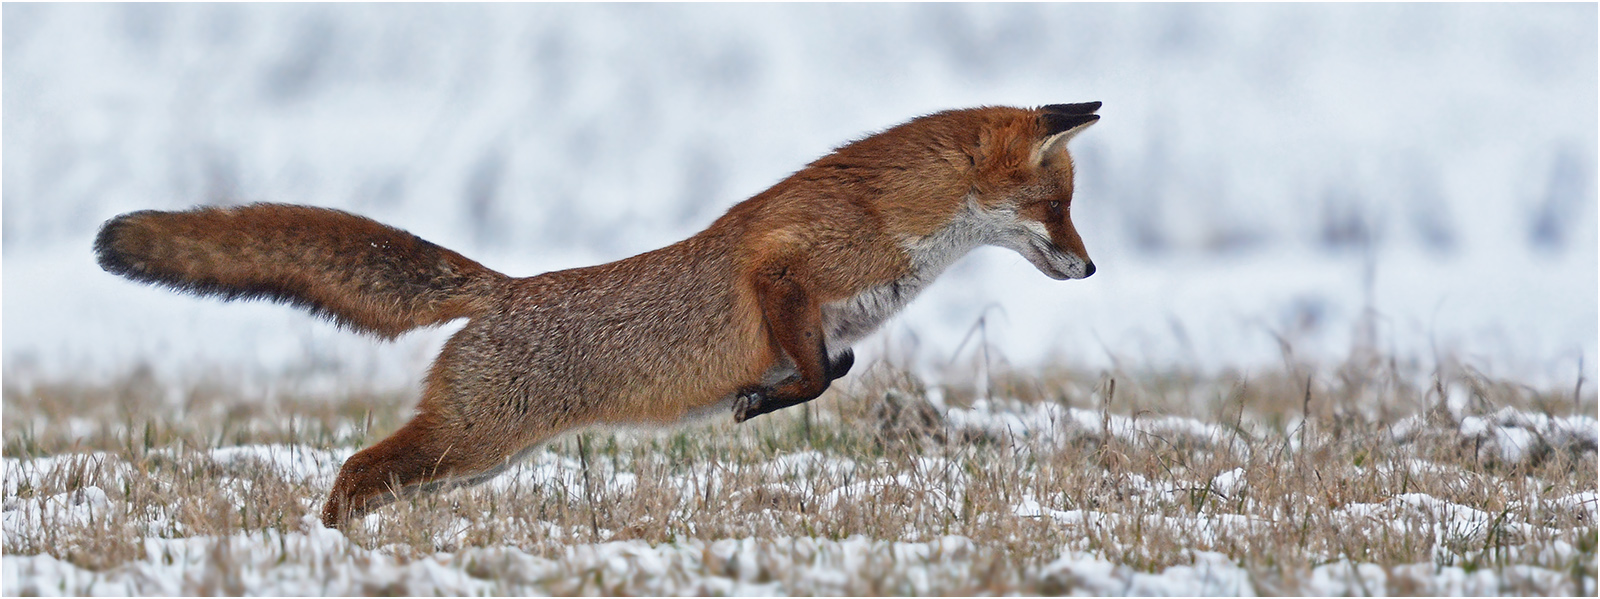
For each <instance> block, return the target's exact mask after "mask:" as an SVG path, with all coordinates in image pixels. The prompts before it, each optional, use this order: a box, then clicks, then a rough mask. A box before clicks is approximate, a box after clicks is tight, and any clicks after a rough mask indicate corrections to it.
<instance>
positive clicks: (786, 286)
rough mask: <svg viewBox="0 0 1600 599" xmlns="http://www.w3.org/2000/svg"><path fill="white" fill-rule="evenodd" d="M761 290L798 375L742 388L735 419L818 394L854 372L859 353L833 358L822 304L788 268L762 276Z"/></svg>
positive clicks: (775, 334)
mask: <svg viewBox="0 0 1600 599" xmlns="http://www.w3.org/2000/svg"><path fill="white" fill-rule="evenodd" d="M756 293H757V296H758V297H759V298H760V302H761V312H762V316H763V317H764V318H765V320H766V322H767V326H768V329H769V330H770V331H771V333H772V340H773V341H774V342H775V343H776V344H777V345H778V347H779V348H780V349H782V350H783V352H784V353H787V354H788V355H789V358H790V359H791V360H793V361H794V365H795V372H796V376H795V377H791V378H789V379H787V380H785V381H783V382H781V383H778V384H776V385H772V386H765V385H752V386H750V387H746V388H745V389H742V390H740V392H739V393H738V396H737V397H736V398H735V399H734V403H733V420H734V422H744V421H746V420H749V419H751V418H754V417H756V416H760V415H762V414H766V413H768V412H773V411H777V410H781V409H783V408H787V407H789V406H794V405H799V404H802V403H805V402H808V401H811V400H813V399H816V398H817V397H819V396H821V395H822V392H823V391H826V390H827V389H828V385H829V384H830V383H832V382H833V381H834V380H835V379H838V378H839V377H842V376H844V375H845V373H847V372H849V371H850V367H851V366H853V365H855V361H856V355H855V352H854V351H852V350H850V349H846V350H845V351H844V353H841V354H839V357H838V359H830V358H829V356H828V347H827V344H826V343H825V342H824V341H823V333H822V312H821V308H820V307H819V306H818V305H817V303H816V302H815V300H814V299H813V298H811V297H809V295H808V294H807V293H806V291H805V287H804V286H803V285H801V284H800V283H799V282H798V281H796V280H795V278H794V276H792V274H791V271H790V270H789V269H788V268H779V269H773V270H771V271H767V272H764V273H762V275H760V276H758V277H757V279H756Z"/></svg>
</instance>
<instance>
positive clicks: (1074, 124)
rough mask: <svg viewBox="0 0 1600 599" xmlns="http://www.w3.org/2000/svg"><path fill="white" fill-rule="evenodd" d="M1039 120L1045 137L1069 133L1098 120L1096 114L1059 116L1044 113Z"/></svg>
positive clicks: (1098, 117) (1057, 114)
mask: <svg viewBox="0 0 1600 599" xmlns="http://www.w3.org/2000/svg"><path fill="white" fill-rule="evenodd" d="M1039 119H1040V120H1041V121H1042V122H1043V123H1044V133H1045V135H1046V136H1049V135H1055V134H1057V133H1060V132H1062V131H1071V130H1073V129H1077V128H1079V127H1083V126H1085V125H1088V124H1089V123H1093V122H1095V121H1098V120H1100V115H1098V114H1061V113H1059V112H1046V113H1044V114H1043V115H1040V117H1039Z"/></svg>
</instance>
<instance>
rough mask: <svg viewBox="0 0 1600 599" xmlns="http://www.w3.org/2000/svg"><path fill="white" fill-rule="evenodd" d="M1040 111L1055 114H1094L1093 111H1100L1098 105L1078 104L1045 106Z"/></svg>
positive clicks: (1093, 103)
mask: <svg viewBox="0 0 1600 599" xmlns="http://www.w3.org/2000/svg"><path fill="white" fill-rule="evenodd" d="M1040 110H1043V111H1045V112H1051V113H1055V114H1094V111H1096V110H1100V103H1099V102H1079V103H1077V104H1046V105H1045V106H1044V107H1043V108H1040Z"/></svg>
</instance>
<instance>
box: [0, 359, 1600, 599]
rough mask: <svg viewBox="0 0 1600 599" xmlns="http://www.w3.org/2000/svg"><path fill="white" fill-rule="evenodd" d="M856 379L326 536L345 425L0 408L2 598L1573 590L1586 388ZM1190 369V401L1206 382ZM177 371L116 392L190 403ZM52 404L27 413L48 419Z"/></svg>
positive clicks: (594, 440)
mask: <svg viewBox="0 0 1600 599" xmlns="http://www.w3.org/2000/svg"><path fill="white" fill-rule="evenodd" d="M877 374H878V375H879V376H878V377H877V380H876V381H874V382H868V383H866V384H858V385H852V386H851V387H850V388H849V389H848V391H847V392H846V393H841V394H838V395H833V396H830V397H829V398H828V399H827V400H824V401H822V402H821V403H820V404H818V405H817V406H815V407H814V409H813V410H808V411H806V412H805V413H804V414H803V415H802V414H800V413H795V412H794V411H790V412H787V413H784V414H782V415H781V417H777V418H773V419H768V420H766V421H765V422H760V423H759V424H756V425H752V426H734V425H731V424H727V423H721V424H716V425H711V426H709V427H703V428H696V429H691V430H685V431H678V432H673V433H657V434H648V433H643V434H641V433H629V432H603V433H599V434H595V435H585V436H584V437H583V439H584V440H586V441H587V445H583V444H577V443H574V442H570V441H569V442H566V443H558V444H552V445H551V446H550V447H549V448H548V449H546V450H544V451H541V452H537V453H535V454H534V455H533V456H531V457H530V458H529V459H528V460H526V461H525V462H524V463H522V464H520V465H519V466H517V467H515V468H513V470H512V471H510V472H508V473H507V474H506V475H503V476H501V477H499V478H496V479H494V480H493V481H491V482H489V483H487V484H485V485H483V486H482V487H480V488H474V489H469V490H462V491H456V492H453V493H448V494H444V495H440V496H429V497H423V498H418V499H414V500H412V501H410V502H401V504H400V505H397V506H393V507H388V508H384V509H381V510H378V511H377V512H375V513H374V514H372V515H369V516H367V517H366V518H365V519H364V520H362V521H360V522H358V523H357V525H356V526H355V527H354V528H353V529H352V530H350V531H348V533H347V534H346V533H340V532H335V531H331V530H327V529H324V528H322V526H321V524H320V523H319V522H318V521H317V519H316V514H317V513H318V508H319V505H320V500H321V499H320V495H321V493H323V492H324V490H325V489H327V488H328V486H329V485H330V484H331V483H332V480H333V476H334V474H335V473H336V472H337V468H338V465H339V464H340V463H341V462H342V461H343V460H344V459H345V458H346V457H348V456H349V454H350V452H351V451H352V450H353V447H351V446H343V447H338V448H335V449H322V448H321V447H322V446H323V445H322V444H319V443H317V442H307V441H309V440H310V439H316V438H326V436H327V435H328V434H329V432H328V431H329V430H333V431H334V432H332V433H331V434H332V436H333V437H334V438H340V437H348V436H350V435H352V434H358V433H357V432H356V427H355V426H350V425H349V423H345V424H344V425H342V426H340V425H335V426H332V427H331V429H330V427H328V426H327V424H328V423H326V422H319V419H318V418H317V417H315V416H307V415H305V414H298V415H296V414H293V413H292V411H291V414H290V418H289V421H290V423H289V424H288V426H287V428H285V427H284V426H283V424H282V422H281V420H282V419H281V418H278V419H274V418H270V417H266V416H268V415H267V414H258V415H257V416H261V417H264V418H263V419H262V420H261V421H253V420H252V418H251V417H250V416H248V415H246V416H241V415H240V414H239V413H237V410H235V411H234V413H230V414H229V415H228V416H226V417H224V418H222V420H221V422H210V423H207V424H209V425H210V428H206V427H205V426H202V427H201V428H200V429H199V431H200V433H199V434H201V435H205V434H207V432H208V431H215V430H218V429H221V430H225V431H230V432H228V433H226V434H228V435H233V436H234V439H235V440H238V439H243V440H244V441H245V442H243V443H239V444H233V443H228V444H226V446H222V447H210V446H209V445H208V443H209V442H208V441H207V440H205V439H204V437H202V438H201V439H200V440H199V442H200V445H198V446H196V445H194V443H195V441H196V440H195V439H193V438H192V437H191V436H190V435H189V434H185V433H183V432H181V431H180V432H174V431H172V430H166V431H162V430H159V429H160V427H161V426H163V425H161V424H157V425H156V428H157V430H155V431H154V432H152V430H151V428H149V425H147V426H146V427H145V428H144V430H143V431H142V432H141V431H138V430H135V431H131V432H130V431H127V430H117V427H116V426H110V425H104V424H87V425H84V426H85V430H83V431H81V432H80V433H79V434H80V435H82V436H81V437H78V438H77V441H74V442H73V445H74V446H75V447H78V448H79V449H78V451H74V452H69V453H64V454H57V455H52V456H50V457H33V456H31V455H28V454H29V453H33V452H38V453H48V452H47V451H42V450H44V449H46V448H48V447H50V446H52V445H56V444H61V443H65V442H66V440H67V438H68V437H67V436H63V435H55V436H54V438H51V437H32V438H28V437H27V436H26V435H22V439H21V440H20V441H19V440H18V439H17V437H18V435H15V434H14V431H13V430H8V431H7V438H8V439H9V441H8V443H7V446H6V448H7V456H8V457H7V458H6V459H5V464H4V465H5V488H4V512H3V519H4V533H5V538H6V541H5V542H6V556H5V560H4V562H3V563H4V572H3V575H4V583H3V587H0V592H3V593H4V594H6V595H19V594H28V595H34V594H38V595H56V594H63V595H79V594H159V595H173V594H211V593H220V594H239V593H247V594H266V595H280V594H282V595H324V594H399V595H434V594H485V593H489V594H519V595H523V594H593V593H601V594H625V595H638V594H644V595H678V594H718V595H721V594H759V595H768V594H855V595H861V594H868V595H876V594H918V595H924V594H974V593H977V594H991V593H999V594H1010V593H1019V592H1020V593H1030V594H1031V593H1043V594H1061V593H1072V594H1091V595H1106V594H1132V595H1194V594H1198V595H1256V594H1313V595H1373V594H1378V595H1383V594H1428V595H1434V594H1443V595H1461V594H1468V595H1500V594H1512V595H1523V594H1559V595H1569V594H1575V595H1593V594H1594V593H1595V591H1596V588H1595V563H1594V560H1595V536H1596V525H1595V518H1596V517H1600V507H1597V506H1600V503H1597V497H1596V494H1595V476H1594V474H1595V445H1596V438H1595V436H1596V426H1597V425H1596V421H1595V418H1594V417H1593V416H1592V415H1590V414H1592V413H1593V411H1594V402H1593V400H1592V399H1591V400H1589V401H1588V402H1587V404H1586V406H1584V407H1583V408H1582V409H1583V410H1585V411H1587V412H1588V413H1584V414H1568V415H1562V416H1550V415H1549V413H1550V412H1551V411H1559V410H1552V406H1551V405H1550V404H1549V403H1541V402H1549V401H1554V402H1558V403H1565V402H1566V401H1568V400H1569V399H1570V398H1549V397H1545V398H1540V397H1537V396H1527V395H1523V394H1522V393H1523V392H1521V391H1519V390H1515V389H1514V388H1507V387H1505V386H1503V385H1497V384H1495V383H1493V382H1492V381H1486V380H1482V379H1472V378H1462V379H1458V380H1454V381H1451V382H1450V383H1448V384H1447V385H1446V386H1445V387H1442V388H1441V389H1442V390H1443V392H1444V395H1443V396H1442V397H1435V398H1432V399H1433V401H1435V402H1436V403H1435V404H1434V405H1432V406H1427V409H1426V410H1425V411H1423V412H1419V413H1415V414H1412V415H1409V416H1403V417H1398V418H1396V417H1395V416H1394V415H1393V414H1391V415H1389V416H1366V417H1364V416H1361V415H1360V413H1361V412H1362V410H1361V409H1359V408H1360V407H1361V405H1362V404H1363V402H1371V401H1373V400H1372V397H1373V396H1374V395H1375V394H1376V393H1377V390H1378V389H1381V388H1383V385H1381V384H1378V383H1377V381H1364V382H1361V383H1357V384H1353V385H1349V386H1336V387H1321V386H1318V387H1316V388H1315V389H1314V392H1315V394H1316V396H1317V398H1316V399H1315V400H1314V401H1315V403H1316V405H1315V406H1309V407H1307V406H1302V405H1296V404H1295V402H1282V401H1278V400H1277V398H1278V397H1279V393H1280V392H1281V391H1282V389H1271V388H1270V383H1266V382H1257V383H1256V384H1258V385H1262V384H1265V385H1268V388H1267V389H1265V390H1264V391H1265V392H1264V393H1258V394H1256V395H1250V394H1249V393H1245V392H1243V391H1242V390H1236V391H1235V392H1233V393H1231V394H1230V397H1229V398H1228V399H1226V400H1224V401H1221V402H1220V404H1219V405H1218V406H1217V407H1218V408H1219V410H1218V411H1219V412H1221V413H1223V414H1227V415H1228V416H1233V414H1232V413H1230V412H1234V411H1236V412H1237V413H1238V418H1237V420H1234V421H1231V422H1224V423H1221V424H1219V423H1216V422H1214V421H1213V420H1212V419H1207V418H1204V417H1191V416H1180V415H1164V416H1152V415H1149V414H1150V413H1152V412H1155V411H1156V408H1158V407H1159V406H1160V402H1162V401H1170V400H1163V399H1161V398H1160V397H1159V396H1158V395H1156V394H1155V393H1153V391H1155V388H1154V387H1140V386H1136V384H1135V383H1130V382H1129V381H1128V379H1123V385H1122V386H1121V387H1120V389H1121V391H1112V389H1113V388H1112V387H1109V386H1108V387H1102V388H1098V389H1094V388H1084V387H1082V386H1075V385H1073V384H1070V383H1064V382H1063V381H1061V380H1056V381H1044V380H1041V381H1034V382H1036V383H1039V385H1040V387H1039V388H1044V389H1050V393H1051V394H1054V395H1055V397H1054V398H1053V399H1051V400H1044V401H1041V400H1037V399H1033V400H1022V399H1009V398H1008V399H998V398H996V399H985V398H982V397H975V396H971V395H969V394H967V393H964V392H962V391H957V390H951V391H949V392H948V393H950V396H949V397H947V396H946V394H947V391H946V390H944V389H943V388H938V389H929V390H926V391H923V390H921V389H920V388H919V387H918V385H916V384H909V385H908V384H906V383H907V382H908V381H907V379H904V378H899V379H895V378H893V377H883V376H882V375H883V372H882V371H878V373H877ZM869 378H871V377H869ZM885 381H889V382H894V381H898V383H899V384H885ZM132 384H134V385H137V383H132ZM1225 384H1226V383H1217V387H1222V386H1223V385H1225ZM1197 387H1198V388H1197V389H1196V390H1195V391H1194V392H1193V396H1194V397H1191V398H1187V399H1184V400H1183V402H1185V403H1190V402H1193V403H1200V402H1197V401H1194V400H1195V397H1203V396H1205V395H1206V394H1208V393H1212V392H1216V391H1218V388H1216V387H1213V388H1207V387H1208V385H1207V384H1200V385H1198V386H1197ZM43 393H45V394H46V395H49V394H52V393H61V390H59V389H58V390H54V391H48V390H47V391H44V392H43ZM1112 393H1115V395H1112ZM141 394H142V392H139V391H132V392H130V391H129V390H126V389H125V390H121V391H116V392H111V393H102V394H100V395H99V397H100V401H105V400H107V399H110V400H115V399H117V398H120V397H125V396H139V395H141ZM196 394H200V395H203V394H204V392H203V391H197V390H186V393H180V394H174V395H177V396H180V397H182V396H185V395H187V396H188V399H186V400H184V402H180V403H178V404H177V405H171V403H172V402H170V400H167V399H159V398H158V399H155V400H154V403H152V404H151V405H149V406H141V407H140V409H141V413H145V414H162V413H164V412H165V413H182V410H179V409H176V408H178V407H179V406H182V404H183V403H189V404H190V406H189V407H188V408H185V409H188V410H191V411H193V412H200V413H204V412H206V410H205V409H195V406H194V405H193V402H194V399H193V397H194V395H196ZM88 395H89V396H94V395H95V394H93V393H90V394H88ZM1406 395H1410V392H1409V391H1408V392H1401V393H1397V394H1396V395H1395V396H1393V397H1390V396H1382V395H1379V398H1380V399H1381V400H1391V399H1393V398H1394V397H1401V396H1406ZM1423 395H1424V396H1426V394H1423ZM1363 396H1365V397H1366V399H1363ZM1591 397H1592V396H1591ZM869 398H872V399H874V400H875V401H873V402H869V401H867V400H868V399H869ZM64 401H72V400H64ZM76 401H79V402H83V401H86V400H85V397H84V395H83V390H79V396H78V397H77V399H76ZM87 401H93V400H87ZM1529 402H1531V403H1529ZM1094 403H1100V404H1102V406H1101V408H1100V409H1096V408H1094V407H1078V405H1085V406H1088V405H1091V404H1094ZM1395 403H1404V402H1395ZM868 404H874V405H873V407H871V408H868V407H867V406H868ZM1496 405H1501V406H1503V407H1499V408H1494V407H1493V406H1496ZM885 406H888V407H885ZM962 406H966V407H962ZM1367 407H1369V408H1370V407H1372V405H1371V404H1368V405H1367ZM15 409H16V408H13V407H11V404H8V410H13V411H14V410H15ZM97 409H98V410H104V409H107V406H104V405H88V404H82V403H80V405H79V406H78V408H77V410H74V412H76V413H83V412H89V413H93V412H94V411H95V410H97ZM112 409H115V408H112ZM274 410H276V408H274ZM1182 411H1183V410H1182V409H1181V408H1176V407H1175V406H1173V405H1170V404H1169V405H1167V406H1165V409H1162V410H1160V412H1161V413H1167V414H1172V413H1174V412H1182ZM66 413H67V411H65V410H63V411H61V412H58V413H48V412H43V411H27V410H26V409H25V410H24V414H27V415H29V416H31V417H32V418H34V419H35V420H36V421H38V422H40V423H42V424H49V423H51V420H52V418H56V417H62V416H64V415H65V414H66ZM1396 413H1398V412H1396ZM369 414H370V412H369ZM1300 414H1308V415H1309V416H1308V417H1306V418H1304V419H1303V420H1296V418H1295V416H1298V415H1300ZM369 417H370V416H369ZM71 418H75V416H74V417H71ZM296 418H298V419H299V424H298V426H297V425H296V424H295V420H296ZM269 421H270V422H269ZM8 426H9V425H8ZM165 426H168V427H171V426H174V425H173V424H171V423H168V424H166V425H165ZM274 427H275V428H274ZM66 428H70V427H66ZM211 434H215V433H214V432H213V433H211ZM128 438H132V439H133V441H131V442H128V441H125V440H126V439H128ZM85 439H87V441H85ZM296 439H298V440H301V441H302V442H300V443H293V442H285V441H292V440H296ZM80 443H81V444H86V445H88V446H91V447H93V446H99V445H101V444H105V445H104V449H98V450H92V451H85V450H84V449H83V448H82V447H81V446H80ZM119 445H120V446H119ZM208 447H209V448H208ZM19 449H20V450H21V451H19ZM19 453H20V454H23V457H9V456H12V455H17V454H19Z"/></svg>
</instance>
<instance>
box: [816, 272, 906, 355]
mask: <svg viewBox="0 0 1600 599" xmlns="http://www.w3.org/2000/svg"><path fill="white" fill-rule="evenodd" d="M930 282H932V281H931V277H928V278H924V277H923V276H921V273H912V274H910V275H907V276H904V277H901V278H899V279H896V280H893V281H890V282H888V283H885V284H882V285H878V286H875V287H871V288H869V289H867V290H866V291H863V292H861V293H858V294H856V295H855V296H852V297H849V298H846V299H843V300H839V301H835V302H830V303H827V304H823V305H822V327H823V332H824V334H825V335H826V336H827V342H828V348H829V350H830V352H833V351H840V350H843V349H844V348H846V347H849V346H850V345H851V344H853V343H855V342H856V341H859V340H861V339H862V338H863V337H866V336H867V335H871V334H872V332H873V331H876V330H878V327H879V326H881V325H882V324H883V322H884V321H886V320H888V319H889V317H891V316H894V315H895V313H896V312H899V311H900V309H901V308H904V307H905V306H906V304H908V303H910V302H911V300H912V298H915V297H916V296H917V294H918V293H920V292H921V291H922V290H923V288H925V287H927V285H928V283H930Z"/></svg>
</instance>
